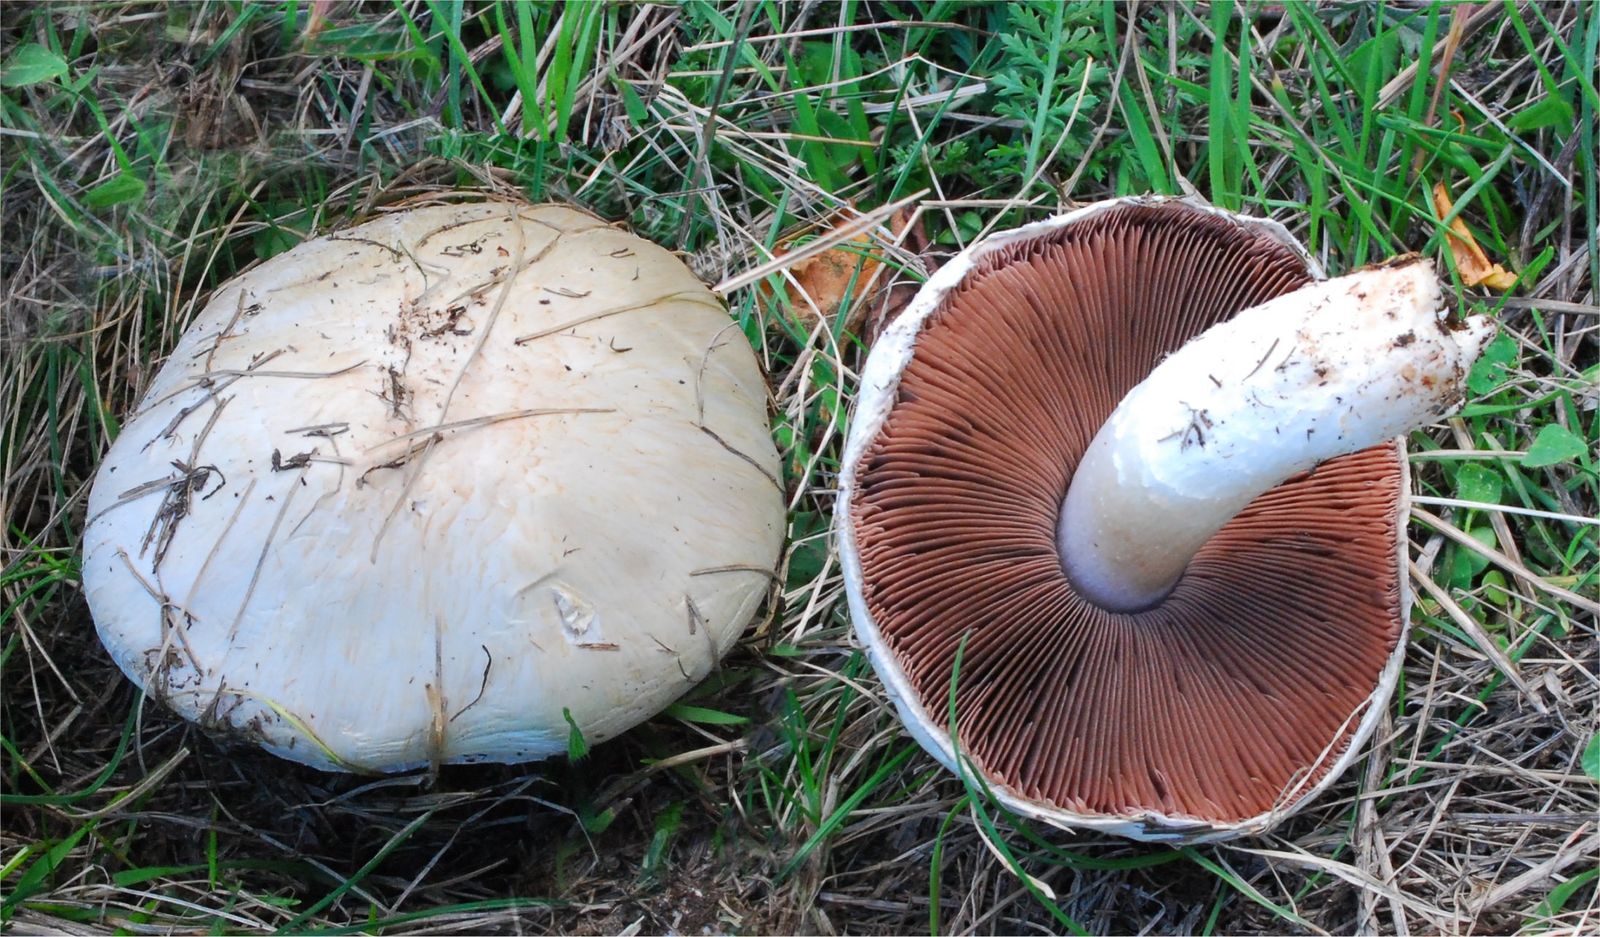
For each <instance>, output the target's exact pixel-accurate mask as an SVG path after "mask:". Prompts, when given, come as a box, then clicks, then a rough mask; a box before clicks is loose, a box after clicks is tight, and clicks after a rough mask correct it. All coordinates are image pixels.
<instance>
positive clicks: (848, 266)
mask: <svg viewBox="0 0 1600 937" xmlns="http://www.w3.org/2000/svg"><path fill="white" fill-rule="evenodd" d="M852 220H853V219H852V218H850V217H841V218H840V219H839V220H838V221H836V222H835V223H834V224H833V225H832V226H831V227H830V228H829V229H828V232H829V233H831V232H834V231H838V230H840V229H841V228H844V227H846V226H847V225H849V224H850V223H851V222H852ZM909 220H910V212H908V211H906V210H901V211H899V212H896V213H895V214H894V215H893V216H892V217H891V218H890V221H889V224H890V230H891V232H892V233H893V234H894V235H895V236H897V237H898V236H899V234H900V233H901V232H902V231H904V230H905V226H906V224H907V222H908V221H909ZM811 233H812V230H810V229H808V230H806V231H802V232H799V233H798V234H795V235H791V236H790V237H788V238H786V239H784V240H783V241H782V242H780V243H779V244H778V253H777V256H779V257H782V256H783V255H785V254H788V253H791V252H793V251H794V250H796V249H797V248H798V247H799V246H800V241H801V239H802V238H804V237H807V236H808V235H810V234H811ZM817 236H818V237H827V236H828V234H827V233H823V234H819V235H817ZM882 267H883V247H882V246H881V244H880V243H879V241H877V240H875V239H874V238H873V237H872V234H871V232H868V231H863V232H861V233H860V234H858V235H856V236H855V237H853V238H849V239H847V240H845V241H842V242H841V243H839V244H837V245H835V246H833V247H830V248H828V249H827V250H825V251H823V252H822V253H820V254H817V255H815V256H813V257H807V258H806V259H804V260H801V261H799V262H797V263H795V264H794V265H793V266H791V267H789V274H790V276H792V277H793V280H792V281H786V282H785V283H784V291H785V293H786V294H787V295H788V299H789V308H790V309H791V310H793V313H794V316H795V318H796V319H797V320H798V321H799V322H800V324H801V325H802V326H804V327H805V328H806V329H808V330H809V329H813V328H815V327H816V325H817V321H818V317H819V316H820V317H821V318H824V319H830V320H831V319H834V318H835V317H837V316H839V315H840V314H841V313H843V314H844V317H845V318H844V323H843V327H844V329H845V330H846V331H855V330H856V329H857V328H858V327H859V326H860V325H861V322H862V319H863V317H864V316H865V315H866V311H867V306H868V303H867V302H864V301H863V300H865V299H866V298H867V297H869V296H873V295H875V294H876V293H877V292H878V287H879V281H880V280H882V279H883V274H881V273H880V272H879V271H880V268H882ZM760 289H761V293H762V296H763V298H764V299H766V298H770V297H771V292H770V289H769V288H768V287H767V286H765V285H763V286H762V287H760ZM847 299H848V300H849V304H850V305H849V308H848V309H844V308H842V307H843V306H844V304H845V302H846V300H847ZM808 300H809V301H808ZM813 307H814V308H813Z"/></svg>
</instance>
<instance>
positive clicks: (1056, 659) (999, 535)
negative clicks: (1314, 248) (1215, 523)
mask: <svg viewBox="0 0 1600 937" xmlns="http://www.w3.org/2000/svg"><path fill="white" fill-rule="evenodd" d="M1311 279H1312V274H1311V272H1310V271H1308V269H1307V264H1306V261H1305V260H1304V259H1303V257H1302V256H1301V255H1300V254H1299V253H1297V252H1296V251H1295V250H1294V249H1292V248H1291V247H1289V246H1288V245H1287V244H1285V243H1284V242H1283V241H1282V240H1281V239H1278V238H1274V237H1271V236H1269V235H1268V234H1266V233H1265V232H1264V231H1262V230H1261V229H1260V228H1258V227H1252V226H1249V225H1241V224H1239V223H1237V222H1234V221H1232V220H1230V219H1228V218H1226V217H1220V216H1219V215H1218V214H1216V213H1211V212H1207V211H1201V210H1196V209H1194V208H1192V207H1191V206H1187V205H1182V204H1177V203H1164V204H1163V203H1157V204H1138V203H1132V204H1124V205H1120V206H1118V207H1116V208H1113V209H1111V210H1108V211H1104V212H1101V213H1098V214H1095V215H1093V216H1091V217H1088V218H1085V219H1083V220H1081V221H1077V222H1074V223H1071V224H1066V225H1062V226H1059V227H1055V228H1053V229H1050V230H1047V231H1045V232H1043V233H1041V234H1039V235H1036V236H1033V237H1030V238H1026V239H1020V240H1017V241H1014V242H1012V243H1010V244H1008V245H1007V246H1005V247H1003V248H1000V249H997V250H993V251H990V252H988V253H987V254H986V255H984V256H983V257H982V258H981V259H979V260H978V262H977V264H976V265H975V266H974V268H973V269H972V270H971V271H969V272H968V273H967V274H966V276H965V278H964V279H963V280H962V281H961V283H960V284H959V285H957V286H955V287H954V288H952V289H951V290H949V292H947V293H946V294H945V295H944V296H943V298H942V299H941V300H940V301H939V305H938V306H937V307H935V309H934V311H933V312H932V313H931V314H930V315H929V316H928V318H927V319H926V321H925V322H924V323H923V326H922V330H921V332H920V334H919V335H918V336H917V338H916V345H915V354H914V356H913V357H912V358H911V359H910V361H909V363H908V364H907V365H906V367H905V369H904V371H903V372H901V374H900V375H899V384H898V388H897V390H896V392H895V394H896V395H895V398H894V403H893V406H892V409H891V410H890V411H889V413H888V415H887V417H886V419H885V420H884V422H883V425H882V427H881V429H880V430H879V432H878V434H877V435H876V437H875V438H874V439H873V440H872V441H871V442H870V444H869V445H868V446H867V447H866V449H865V451H864V454H863V455H862V457H861V458H860V460H859V461H858V462H857V463H856V464H855V472H856V484H855V489H854V491H853V492H852V494H851V501H850V504H849V512H848V518H847V523H848V524H849V525H850V533H851V534H852V536H853V538H854V543H855V546H856V549H857V551H858V555H859V561H860V580H861V583H862V593H863V599H864V602H865V605H866V608H867V610H868V611H869V612H870V615H871V617H872V620H873V621H874V622H875V624H876V628H877V629H878V631H879V632H880V633H881V636H882V640H883V642H884V644H885V645H886V649H887V651H888V653H889V655H891V656H892V658H893V660H894V661H895V662H896V663H897V664H898V666H899V668H900V669H901V670H902V671H903V672H904V675H905V678H906V682H907V683H908V684H909V691H910V693H911V694H913V695H914V696H915V697H916V700H915V702H916V704H917V705H918V706H920V708H921V709H922V710H924V711H925V712H927V713H930V714H936V718H935V721H936V722H937V723H938V724H939V727H940V729H941V730H942V729H943V728H944V719H943V715H944V714H945V713H946V712H947V709H948V705H949V699H950V694H951V681H952V676H953V675H954V676H955V677H956V690H955V729H956V739H955V743H956V746H957V747H958V748H959V749H960V751H961V752H962V753H963V754H964V755H965V756H966V757H969V758H970V759H972V761H973V763H974V764H975V765H976V766H977V767H978V768H979V769H980V770H981V771H982V772H983V773H984V774H985V776H986V777H987V778H988V779H989V780H990V781H991V782H992V783H995V784H997V785H1000V786H1001V787H1003V788H1006V789H1008V790H1009V791H1010V792H1011V793H1012V794H1014V795H1015V796H1017V797H1019V798H1021V799H1022V800H1025V801H1028V802H1033V803H1037V804H1039V805H1041V806H1043V807H1045V808H1048V809H1053V810H1060V811H1062V812H1063V813H1065V814H1069V815H1074V816H1098V817H1127V818H1134V817H1141V816H1149V815H1159V816H1161V817H1164V818H1170V819H1171V820H1173V821H1174V822H1177V823H1182V822H1183V821H1185V820H1193V821H1196V822H1197V823H1203V824H1211V825H1216V826H1226V825H1228V824H1238V823H1241V822H1243V821H1246V820H1248V819H1250V818H1255V817H1260V816H1261V815H1263V814H1268V813H1272V812H1273V811H1275V810H1276V809H1278V808H1280V807H1282V806H1284V805H1285V804H1288V803H1290V802H1292V801H1295V800H1298V799H1299V798H1300V797H1301V796H1303V795H1304V794H1305V793H1307V792H1309V791H1310V790H1312V789H1313V788H1314V787H1316V786H1317V784H1318V782H1319V781H1320V780H1322V779H1323V778H1324V777H1325V776H1326V775H1327V773H1328V772H1329V771H1330V770H1331V769H1332V768H1333V767H1334V766H1335V763H1336V762H1337V761H1338V760H1339V758H1340V756H1341V755H1342V754H1344V752H1345V751H1346V750H1347V749H1348V748H1349V746H1350V744H1351V742H1352V739H1353V738H1355V737H1356V734H1357V731H1358V726H1359V725H1360V723H1361V721H1362V717H1363V716H1364V715H1365V712H1366V710H1367V708H1368V707H1369V706H1371V705H1372V704H1373V699H1374V687H1376V686H1378V685H1379V684H1380V682H1381V680H1382V674H1383V672H1384V671H1385V668H1386V667H1387V666H1388V665H1389V664H1390V662H1391V661H1392V659H1393V657H1394V654H1395V651H1396V647H1397V645H1398V642H1399V641H1400V640H1401V637H1402V630H1401V629H1402V620H1403V617H1404V612H1403V603H1404V599H1403V595H1402V591H1403V587H1404V584H1403V583H1402V582H1401V580H1400V576H1401V573H1400V567H1399V564H1398V562H1397V559H1398V557H1399V555H1400V548H1401V544H1400V542H1399V537H1400V531H1401V514H1402V513H1403V511H1404V479H1405V465H1404V456H1403V453H1402V451H1401V449H1400V447H1398V446H1396V445H1394V444H1393V443H1385V444H1383V445H1379V446H1374V447H1372V448H1370V449H1366V450H1363V451H1360V452H1356V453H1353V454H1350V455H1347V456H1342V457H1339V458H1335V459H1332V460H1329V461H1327V462H1325V463H1323V464H1322V465H1320V466H1318V467H1317V468H1316V469H1315V470H1314V471H1312V472H1310V473H1306V474H1302V475H1300V476H1296V477H1295V478H1292V479H1290V480H1289V481H1288V482H1285V483H1284V484H1282V485H1280V486H1278V487H1277V488H1275V489H1273V490H1271V491H1269V492H1267V493H1266V494H1264V495H1262V496H1260V497H1259V498H1257V499H1256V500H1255V501H1254V502H1253V503H1252V504H1251V505H1250V506H1249V507H1248V508H1247V509H1246V510H1245V511H1244V512H1243V513H1241V514H1239V515H1238V516H1236V517H1235V518H1234V519H1233V520H1232V521H1231V522H1230V523H1229V524H1228V525H1227V526H1226V527H1224V528H1223V529H1222V531H1221V532H1220V533H1219V534H1217V535H1216V536H1215V537H1214V538H1213V539H1212V540H1211V541H1209V542H1208V543H1207V544H1206V545H1205V547H1204V548H1203V549H1202V550H1201V551H1200V553H1199V554H1198V555H1197V556H1196V557H1195V559H1194V560H1193V562H1192V563H1191V564H1190V565H1189V567H1188V569H1187V571H1186V572H1185V574H1184V575H1183V577H1182V579H1181V580H1180V581H1179V583H1178V585H1177V586H1176V587H1175V589H1174V590H1173V592H1172V593H1171V594H1170V595H1169V596H1167V597H1166V599H1165V600H1163V601H1161V602H1160V603H1159V604H1157V605H1155V606H1154V607H1152V608H1149V609H1146V610H1143V611H1138V612H1133V613H1113V612H1109V611H1106V610H1104V609H1102V608H1099V607H1097V606H1095V605H1094V604H1092V603H1090V602H1088V601H1087V600H1085V599H1084V598H1083V597H1082V596H1080V595H1079V594H1078V593H1077V592H1076V591H1075V590H1074V588H1073V586H1072V584H1071V583H1070V582H1069V581H1068V579H1067V576H1066V574H1065V573H1064V572H1063V568H1062V561H1061V557H1060V555H1059V553H1058V544H1057V528H1056V525H1057V521H1058V517H1059V513H1060V507H1061V503H1062V498H1063V496H1064V495H1065V493H1066V491H1067V487H1068V485H1069V483H1070V481H1071V479H1072V475H1073V471H1074V468H1075V466H1076V464H1077V462H1078V460H1079V458H1080V457H1081V456H1082V454H1083V451H1084V449H1085V447H1086V446H1087V445H1088V444H1089V442H1090V440H1091V439H1092V438H1093V437H1094V435H1095V433H1096V431H1097V430H1098V429H1099V427H1100V426H1101V424H1102V423H1103V422H1104V421H1105V419H1106V417H1107V416H1108V415H1109V414H1110V413H1111V412H1112V410H1113V409H1114V408H1115V407H1116V406H1117V404H1118V402H1119V401H1120V400H1121V399H1122V398H1123V396H1124V395H1125V394H1126V393H1127V392H1128V391H1129V390H1130V389H1131V388H1133V387H1134V386H1135V385H1136V384H1138V383H1139V381H1140V380H1142V379H1143V378H1144V376H1145V375H1146V374H1147V373H1148V372H1149V371H1150V369H1151V368H1152V367H1153V366H1154V365H1155V364H1156V363H1157V362H1159V361H1160V360H1161V358H1162V357H1163V356H1164V355H1167V354H1169V353H1171V352H1173V351H1175V350H1176V349H1177V348H1179V347H1180V346H1181V345H1183V343H1184V342H1186V341H1187V340H1188V339H1190V338H1191V337H1193V336H1194V335H1196V334H1198V333H1199V332H1201V331H1203V330H1205V329H1206V328H1207V327H1208V326H1210V325H1213V324H1214V323H1217V322H1220V321H1223V320H1225V319H1228V318H1229V317H1231V316H1233V315H1234V314H1235V313H1237V312H1239V311H1241V310H1243V309H1246V308H1248V307H1251V306H1255V305H1258V304H1260V303H1262V302H1265V301H1266V300H1268V299H1271V298H1273V297H1275V296H1278V295H1280V294H1283V293H1287V292H1290V291H1292V290H1295V289H1297V288H1299V287H1300V286H1302V285H1303V284H1305V283H1307V282H1309V281H1310V280H1311ZM1195 431H1196V432H1197V433H1203V432H1204V431H1205V426H1204V422H1203V419H1202V420H1200V422H1199V423H1197V426H1196V428H1195ZM958 651H959V653H960V665H959V671H958V670H957V654H958Z"/></svg>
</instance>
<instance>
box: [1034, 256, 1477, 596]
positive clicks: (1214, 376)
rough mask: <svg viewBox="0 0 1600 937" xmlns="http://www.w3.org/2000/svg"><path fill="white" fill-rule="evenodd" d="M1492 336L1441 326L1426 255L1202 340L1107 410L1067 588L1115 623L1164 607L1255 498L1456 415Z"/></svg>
mask: <svg viewBox="0 0 1600 937" xmlns="http://www.w3.org/2000/svg"><path fill="white" fill-rule="evenodd" d="M1493 333H1494V326H1493V325H1492V324H1491V323H1490V322H1489V321H1488V320H1487V319H1485V318H1484V317H1482V316H1476V317H1473V318H1471V319H1468V320H1467V321H1466V322H1465V323H1463V324H1461V325H1458V326H1456V327H1455V328H1454V329H1452V328H1451V327H1450V326H1448V325H1447V324H1446V323H1445V322H1444V321H1443V302H1442V297H1441V295H1440V291H1439V285H1438V281H1437V279H1436V278H1435V276H1434V272H1433V265H1432V264H1431V263H1430V262H1428V261H1427V260H1424V259H1421V258H1410V259H1407V260H1404V261H1400V262H1397V263H1392V264H1388V265H1384V266H1379V267H1371V268H1367V269H1365V270H1360V271H1357V272H1356V273H1353V274H1350V275H1348V276H1343V277H1338V278H1336V279H1332V280H1322V281H1318V282H1316V283H1312V284H1309V285H1307V286H1305V287H1303V288H1301V289H1299V290H1296V291H1295V292H1293V293H1289V294H1286V295H1284V296H1280V297H1278V298H1277V299H1274V300H1272V301H1270V302H1267V303H1263V304H1262V305H1260V306H1255V307H1252V308H1250V309H1246V310H1245V311H1243V312H1241V313H1239V314H1238V315H1237V316H1235V317H1234V318H1232V319H1230V320H1228V321H1227V322H1223V323H1221V324H1218V325H1216V326H1213V327H1212V328H1210V329H1208V330H1207V331H1205V332H1204V333H1202V334H1201V335H1199V336H1197V337H1196V338H1194V339H1192V340H1191V341H1190V342H1189V343H1188V344H1186V345H1184V346H1183V347H1182V348H1181V349H1179V350H1178V351H1177V352H1175V353H1174V354H1172V355H1171V356H1170V357H1168V358H1167V359H1166V360H1165V361H1163V362H1162V363H1161V364H1160V365H1159V366H1157V367H1156V369H1155V370H1154V371H1152V372H1151V373H1150V376H1149V377H1148V378H1146V379H1145V380H1144V381H1143V382H1142V383H1140V384H1139V386H1137V387H1135V388H1134V389H1133V390H1132V391H1131V392H1129V394H1128V395H1127V397H1125V398H1123V401H1122V403H1121V404H1120V405H1119V406H1118V407H1117V409H1116V410H1115V411H1114V412H1113V413H1112V414H1111V417H1110V419H1108V420H1107V421H1106V423H1105V425H1104V426H1103V427H1101V429H1100V432H1099V433H1098V434H1096V436H1095V438H1094V441H1093V442H1091V443H1090V445H1089V448H1088V449H1087V450H1086V451H1085V452H1084V456H1083V460H1082V462H1081V463H1080V464H1079V466H1078V469H1077V472H1076V473H1075V474H1074V476H1073V479H1072V484H1071V486H1070V488H1069V490H1068V491H1067V497H1066V500H1065V501H1064V503H1063V504H1062V509H1061V520H1060V537H1059V545H1060V549H1061V554H1062V564H1063V566H1064V567H1065V568H1066V571H1067V574H1068V576H1069V577H1070V578H1071V579H1072V582H1073V583H1074V585H1075V586H1076V587H1077V588H1078V589H1079V591H1080V592H1082V593H1083V594H1084V595H1085V596H1086V597H1087V598H1089V599H1090V600H1091V601H1094V602H1096V603H1098V604H1100V605H1101V606H1103V607H1105V608H1109V609H1113V610H1118V611H1131V610H1135V609H1141V608H1148V607H1149V606H1152V605H1155V604H1156V603H1158V602H1160V601H1161V600H1162V599H1163V598H1164V597H1165V596H1166V595H1167V593H1168V592H1170V591H1171V589H1172V587H1173V586H1174V585H1176V583H1177V581H1178V580H1179V578H1181V577H1182V575H1183V571H1184V569H1185V567H1187V566H1188V564H1189V561H1190V559H1192V558H1193V557H1194V555H1195V553H1196V552H1198V551H1199V549H1200V548H1201V546H1203V545H1204V544H1205V542H1206V541H1207V540H1209V539H1210V538H1211V536H1212V534H1214V533H1216V532H1217V531H1218V530H1219V529H1221V528H1222V526H1223V525H1224V524H1226V523H1227V522H1228V520H1229V519H1230V518H1232V517H1233V516H1234V515H1235V514H1237V513H1238V512H1239V511H1240V510H1241V509H1243V508H1244V507H1245V506H1246V505H1247V504H1249V503H1250V502H1251V501H1252V500H1253V499H1254V498H1255V497H1256V496H1257V495H1259V494H1261V493H1263V492H1265V491H1267V490H1268V489H1270V488H1272V487H1273V486H1275V485H1277V484H1279V483H1280V482H1282V481H1284V480H1285V479H1287V478H1289V477H1290V476H1291V475H1294V474H1295V473H1297V472H1301V471H1305V470H1306V469H1309V468H1311V467H1312V466H1314V465H1316V464H1317V463H1319V462H1322V461H1323V460H1326V459H1330V458H1333V457H1334V456H1338V455H1343V454H1344V453H1347V452H1354V451H1356V450H1358V449H1364V448H1366V447H1367V446H1371V445H1375V444H1377V443H1379V442H1382V441H1383V440H1385V439H1390V438H1392V437H1395V436H1398V435H1401V434H1403V433H1405V432H1408V431H1409V430H1411V429H1413V428H1415V427H1417V426H1421V425H1425V424H1427V423H1430V422H1432V421H1433V420H1436V419H1438V418H1439V417H1440V416H1443V415H1445V414H1446V413H1449V412H1451V411H1453V410H1454V409H1455V408H1456V407H1457V406H1459V405H1460V403H1461V400H1462V397H1463V394H1462V386H1463V382H1464V381H1465V379H1466V373H1467V370H1468V369H1469V368H1470V367H1471V364H1472V362H1473V360H1474V359H1476V358H1477V356H1478V353H1479V352H1480V351H1481V350H1482V348H1483V345H1484V343H1485V342H1486V341H1488V339H1489V337H1490V336H1491V335H1492V334H1493Z"/></svg>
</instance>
